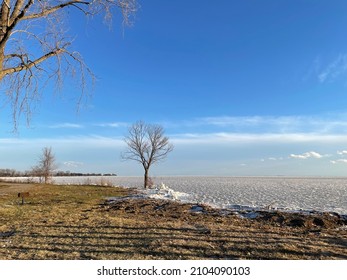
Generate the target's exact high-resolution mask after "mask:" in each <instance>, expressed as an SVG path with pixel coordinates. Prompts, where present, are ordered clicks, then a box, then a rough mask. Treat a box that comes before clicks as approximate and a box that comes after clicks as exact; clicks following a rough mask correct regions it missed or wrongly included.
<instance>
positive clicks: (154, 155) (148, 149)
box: [122, 121, 173, 188]
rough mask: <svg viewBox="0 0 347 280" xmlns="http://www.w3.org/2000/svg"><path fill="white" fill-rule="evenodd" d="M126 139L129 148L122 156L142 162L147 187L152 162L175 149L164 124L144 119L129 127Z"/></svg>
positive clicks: (159, 159)
mask: <svg viewBox="0 0 347 280" xmlns="http://www.w3.org/2000/svg"><path fill="white" fill-rule="evenodd" d="M124 141H125V143H126V144H127V150H126V151H125V152H124V153H123V154H122V158H123V159H125V160H134V161H137V162H139V163H141V164H142V166H143V168H144V170H145V175H144V187H145V188H147V187H148V186H149V177H148V174H149V168H150V167H151V165H152V164H154V163H156V162H158V161H161V160H163V159H165V158H166V157H167V155H168V154H169V153H170V152H171V151H172V150H173V145H172V144H171V143H170V142H169V138H168V137H166V136H165V135H164V129H163V127H162V126H160V125H153V124H146V123H144V122H142V121H139V122H136V123H135V124H133V125H132V126H131V127H129V129H128V135H127V136H126V137H125V139H124Z"/></svg>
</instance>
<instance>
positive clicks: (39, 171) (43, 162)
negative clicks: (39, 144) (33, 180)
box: [32, 147, 57, 184]
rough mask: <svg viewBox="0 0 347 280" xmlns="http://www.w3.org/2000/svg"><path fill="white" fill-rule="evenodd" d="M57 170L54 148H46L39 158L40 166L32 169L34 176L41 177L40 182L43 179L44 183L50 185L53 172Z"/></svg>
mask: <svg viewBox="0 0 347 280" xmlns="http://www.w3.org/2000/svg"><path fill="white" fill-rule="evenodd" d="M56 168H57V165H56V163H55V155H54V153H53V151H52V148H51V147H49V148H48V147H45V148H43V149H42V154H41V156H40V158H39V162H38V165H37V166H34V167H33V168H32V174H33V175H34V176H37V177H39V178H40V182H41V181H42V179H43V180H44V183H45V184H48V183H49V182H50V179H51V178H52V176H53V171H54V170H55V169H56Z"/></svg>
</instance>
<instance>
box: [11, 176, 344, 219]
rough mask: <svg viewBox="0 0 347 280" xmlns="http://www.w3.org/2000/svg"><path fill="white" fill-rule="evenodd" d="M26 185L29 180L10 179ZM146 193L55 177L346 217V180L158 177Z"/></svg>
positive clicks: (110, 180) (242, 207)
mask: <svg viewBox="0 0 347 280" xmlns="http://www.w3.org/2000/svg"><path fill="white" fill-rule="evenodd" d="M11 179H17V180H18V181H20V180H21V181H24V182H27V180H28V178H11ZM154 181H155V183H156V187H155V188H152V189H148V190H143V188H142V187H141V186H142V184H143V177H118V176H117V177H115V176H113V177H106V176H104V177H55V178H54V183H56V184H81V185H83V184H91V185H92V184H95V185H114V186H124V187H129V188H136V189H137V190H138V191H139V192H140V193H141V195H143V196H146V197H150V198H156V199H171V200H177V201H182V202H190V203H196V204H207V205H210V206H212V207H215V208H221V209H228V210H230V211H238V212H241V211H262V210H280V211H290V212H293V211H294V212H308V213H309V212H336V213H338V214H340V215H347V178H313V177H312V178H302V177H301V178H299V177H298V178H294V177H183V176H181V177H157V178H154Z"/></svg>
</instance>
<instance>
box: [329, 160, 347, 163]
mask: <svg viewBox="0 0 347 280" xmlns="http://www.w3.org/2000/svg"><path fill="white" fill-rule="evenodd" d="M330 162H331V163H332V164H337V163H347V159H338V160H331V161H330Z"/></svg>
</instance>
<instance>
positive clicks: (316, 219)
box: [313, 218, 325, 227]
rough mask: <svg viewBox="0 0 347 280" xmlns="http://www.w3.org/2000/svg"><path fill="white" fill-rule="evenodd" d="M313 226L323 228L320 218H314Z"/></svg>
mask: <svg viewBox="0 0 347 280" xmlns="http://www.w3.org/2000/svg"><path fill="white" fill-rule="evenodd" d="M313 224H314V225H316V226H319V227H324V225H325V223H324V221H323V220H322V219H321V218H314V219H313Z"/></svg>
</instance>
